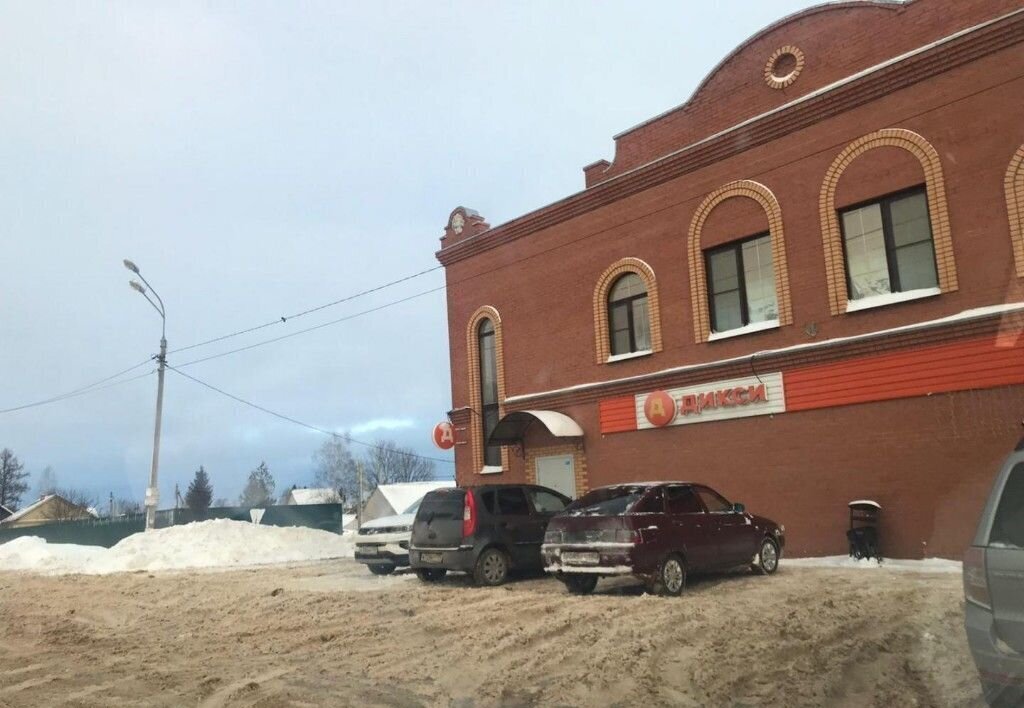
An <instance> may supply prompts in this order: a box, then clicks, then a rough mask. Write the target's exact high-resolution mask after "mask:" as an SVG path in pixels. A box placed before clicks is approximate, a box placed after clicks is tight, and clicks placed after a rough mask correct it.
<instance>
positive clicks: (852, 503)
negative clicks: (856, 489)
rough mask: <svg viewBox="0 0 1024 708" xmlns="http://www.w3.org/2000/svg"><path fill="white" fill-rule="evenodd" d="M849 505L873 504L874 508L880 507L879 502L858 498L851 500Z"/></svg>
mask: <svg viewBox="0 0 1024 708" xmlns="http://www.w3.org/2000/svg"><path fill="white" fill-rule="evenodd" d="M850 506H851V507H855V506H873V507H875V508H876V509H881V508H882V505H881V504H879V503H878V502H876V501H871V500H870V499H858V500H857V501H852V502H850Z"/></svg>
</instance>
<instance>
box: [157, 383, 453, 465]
mask: <svg viewBox="0 0 1024 708" xmlns="http://www.w3.org/2000/svg"><path fill="white" fill-rule="evenodd" d="M167 368H168V369H170V370H171V371H173V372H174V373H176V374H178V375H179V376H183V377H185V378H186V379H188V380H189V381H192V382H194V383H197V384H199V385H200V386H204V387H206V388H208V389H210V390H211V391H216V392H217V393H219V394H220V395H222V396H227V397H228V398H230V399H231V400H233V401H236V402H238V403H241V404H242V405H245V406H249V407H250V408H255V409H256V410H258V411H262V412H263V413H266V414H267V415H272V416H274V417H275V418H279V419H280V420H283V421H287V422H288V423H292V424H294V425H298V426H300V427H303V428H306V429H307V430H312V431H314V432H317V433H322V434H324V435H330V436H331V437H333V438H338V439H339V440H344V441H345V442H349V443H355V444H356V445H362V446H363V447H368V448H372V449H375V450H385V449H386V450H388V451H389V452H394V453H396V454H398V455H404V456H405V457H415V458H417V459H420V460H429V461H431V462H443V463H444V464H447V465H454V464H455V461H454V460H447V459H444V458H443V457H430V456H428V455H419V454H417V453H415V452H405V451H404V450H396V449H393V448H385V447H384V446H383V445H377V444H376V443H368V442H365V441H363V440H356V439H355V438H353V437H350V436H348V435H339V434H338V433H336V432H334V431H333V430H326V429H324V428H318V427H317V426H315V425H310V424H309V423H304V422H302V421H301V420H298V419H297V418H292V417H291V416H287V415H284V414H283V413H278V412H277V411H272V410H270V409H269V408H265V407H263V406H261V405H259V404H257V403H253V402H252V401H247V400H245V399H244V398H240V397H239V396H236V395H234V394H233V393H228V392H227V391H225V390H223V389H220V388H217V387H216V386H214V385H213V384H209V383H207V382H205V381H201V380H200V379H197V378H196V377H195V376H191V375H189V374H186V373H185V372H184V371H179V370H178V369H176V368H175V367H173V366H171V365H170V364H168V365H167Z"/></svg>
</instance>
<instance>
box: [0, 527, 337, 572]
mask: <svg viewBox="0 0 1024 708" xmlns="http://www.w3.org/2000/svg"><path fill="white" fill-rule="evenodd" d="M352 539H353V534H352V533H351V532H349V533H345V534H343V535H338V534H334V533H329V532H327V531H318V530H316V529H309V528H302V527H282V526H260V525H258V524H251V523H247V522H244V521H228V520H226V519H218V520H214V521H202V522H198V523H194V524H184V525H181V526H171V527H169V528H165V529H157V530H156V531H151V532H149V533H137V534H134V535H132V536H129V537H128V538H126V539H124V540H123V541H121V542H120V543H118V544H117V545H116V546H114V547H113V548H100V547H98V546H78V545H74V544H64V543H60V544H56V543H54V544H51V543H47V542H46V541H44V540H43V539H41V538H39V537H37V536H25V537H22V538H18V539H15V540H13V541H8V542H7V543H4V544H0V570H29V571H35V572H40V573H47V574H54V575H62V574H68V573H85V574H89V575H105V574H107V573H121V572H130V571H135V570H180V569H185V568H230V567H238V566H250V565H263V564H267V563H291V562H297V561H311V560H321V559H325V558H339V557H345V558H351V557H352V551H353V540H352Z"/></svg>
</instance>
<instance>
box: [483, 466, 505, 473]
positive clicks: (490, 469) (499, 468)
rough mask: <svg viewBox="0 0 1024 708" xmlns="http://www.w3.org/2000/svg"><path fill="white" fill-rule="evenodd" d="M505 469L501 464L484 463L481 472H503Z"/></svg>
mask: <svg viewBox="0 0 1024 708" xmlns="http://www.w3.org/2000/svg"><path fill="white" fill-rule="evenodd" d="M504 471H505V469H504V468H503V467H502V466H501V465H484V466H483V467H482V468H481V469H480V474H501V473H502V472H504Z"/></svg>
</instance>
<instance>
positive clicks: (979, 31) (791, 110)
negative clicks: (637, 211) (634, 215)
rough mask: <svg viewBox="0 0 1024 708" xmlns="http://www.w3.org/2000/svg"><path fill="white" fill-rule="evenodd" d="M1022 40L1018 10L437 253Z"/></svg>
mask: <svg viewBox="0 0 1024 708" xmlns="http://www.w3.org/2000/svg"><path fill="white" fill-rule="evenodd" d="M1022 41H1024V9H1021V10H1016V11H1014V12H1011V13H1009V14H1007V15H1003V16H1002V17H998V18H996V19H994V20H990V21H988V22H985V23H982V24H980V25H976V26H974V27H970V28H967V29H965V30H961V31H960V32H957V33H955V34H952V35H950V36H948V37H945V38H943V39H940V40H938V41H936V42H933V43H931V44H928V45H925V46H923V47H919V48H918V49H915V50H913V51H911V52H908V53H906V54H903V55H901V56H898V57H895V58H893V59H889V60H887V61H885V62H882V63H881V64H877V65H875V66H873V67H870V68H868V69H865V70H863V71H860V72H858V73H856V74H853V75H851V76H848V77H846V78H845V79H842V80H840V81H837V82H835V83H833V84H830V85H828V86H825V87H823V88H821V89H818V90H817V91H813V92H811V93H809V94H807V95H805V96H801V97H800V98H797V99H795V100H793V101H791V102H789V103H787V104H784V105H782V106H779V107H778V108H775V109H773V110H771V111H767V112H765V113H762V114H760V115H758V116H755V117H753V118H750V119H748V120H745V121H743V122H741V123H738V124H736V125H734V126H732V127H731V128H727V129H726V130H723V131H721V132H719V133H716V134H714V135H711V136H708V137H706V138H703V139H701V140H699V141H697V142H695V143H692V144H690V145H688V146H686V147H683V148H680V149H679V150H676V151H675V152H672V153H670V154H668V155H665V156H664V157H660V158H658V159H656V160H653V161H651V162H649V163H647V164H645V165H641V166H639V167H636V168H634V169H632V170H630V171H628V172H624V173H622V174H620V175H617V176H615V177H612V178H610V179H608V180H606V181H604V182H601V183H599V184H597V185H595V186H593V187H590V188H589V189H585V190H583V191H581V192H576V193H575V194H572V195H570V196H568V197H565V198H563V199H560V200H559V201H556V202H553V203H552V204H549V205H547V206H545V207H542V208H540V209H537V210H535V211H532V212H529V213H528V214H525V215H523V216H520V217H518V218H516V219H513V220H511V221H508V222H506V223H504V224H501V225H499V226H495V227H494V228H491V229H489V230H487V231H484V232H482V233H480V234H477V235H475V236H472V237H470V238H468V239H465V240H463V241H459V242H458V243H455V244H453V245H451V246H448V247H447V248H443V249H441V250H440V251H438V252H437V253H436V254H435V255H436V257H437V259H438V261H440V262H441V263H442V264H443V265H445V266H448V265H451V264H453V263H456V262H458V261H461V260H464V259H466V258H469V257H471V256H474V255H476V254H478V253H481V252H483V251H486V250H489V249H491V248H495V247H497V246H501V245H503V244H506V243H509V242H511V241H514V240H516V239H519V238H522V237H524V236H527V235H529V234H532V233H534V232H537V231H540V230H541V229H546V228H549V227H552V226H555V225H557V224H560V223H562V222H564V221H568V220H569V219H573V218H575V217H577V216H581V215H583V214H586V213H588V212H590V211H593V210H595V209H598V208H600V207H603V206H606V205H608V204H611V203H613V202H616V201H619V200H621V199H625V198H626V197H630V196H632V195H634V194H638V193H640V192H642V191H644V190H647V189H650V188H652V187H656V186H658V185H660V184H663V183H665V182H668V181H670V180H673V179H676V178H677V177H681V176H683V175H685V174H688V173H690V172H694V171H696V170H699V169H701V168H703V167H707V166H708V165H711V164H714V163H716V162H720V161H722V160H725V159H727V158H730V157H733V156H735V155H738V154H741V153H743V152H746V151H748V150H750V149H751V148H753V147H757V146H760V145H764V144H765V143H769V142H771V141H773V140H777V139H779V138H782V137H784V136H786V135H789V134H791V133H793V132H796V131H798V130H802V129H804V128H807V127H810V126H812V125H814V124H816V123H818V122H821V121H822V120H826V119H828V118H832V117H834V116H837V115H840V114H842V113H845V112H847V111H850V110H852V109H854V108H857V107H858V106H862V105H864V104H866V103H870V102H871V101H875V100H877V99H879V98H881V97H883V96H885V95H887V94H891V93H894V92H896V91H899V90H901V89H904V88H907V87H910V86H913V85H914V84H916V83H919V82H921V81H924V80H926V79H929V78H931V77H933V76H938V75H939V74H943V73H945V72H948V71H951V70H952V69H955V68H957V67H960V66H963V65H964V64H967V63H970V62H972V61H976V60H977V59H980V58H982V57H985V56H987V55H989V54H992V53H994V52H998V51H1000V50H1002V49H1006V48H1008V47H1011V46H1013V45H1014V44H1018V43H1020V42H1022Z"/></svg>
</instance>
